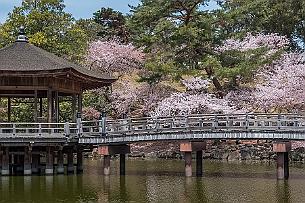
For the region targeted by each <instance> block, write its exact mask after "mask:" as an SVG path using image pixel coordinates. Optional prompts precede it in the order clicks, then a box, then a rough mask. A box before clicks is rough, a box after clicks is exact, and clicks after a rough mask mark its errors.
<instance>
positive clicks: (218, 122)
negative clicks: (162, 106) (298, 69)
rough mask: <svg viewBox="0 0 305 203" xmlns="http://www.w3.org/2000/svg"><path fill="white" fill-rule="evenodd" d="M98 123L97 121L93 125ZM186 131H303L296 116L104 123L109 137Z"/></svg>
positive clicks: (216, 116)
mask: <svg viewBox="0 0 305 203" xmlns="http://www.w3.org/2000/svg"><path fill="white" fill-rule="evenodd" d="M98 123H99V122H98V121H97V122H96V124H97V125H98ZM89 128H90V127H89ZM97 129H98V126H96V132H98V130H97ZM187 130H192V131H196V130H198V131H202V130H204V131H305V117H303V116H300V115H296V114H280V115H279V114H231V115H230V114H204V115H189V116H174V117H147V118H128V119H118V120H108V121H107V133H108V134H110V135H115V134H128V133H154V132H164V133H167V132H179V131H187Z"/></svg>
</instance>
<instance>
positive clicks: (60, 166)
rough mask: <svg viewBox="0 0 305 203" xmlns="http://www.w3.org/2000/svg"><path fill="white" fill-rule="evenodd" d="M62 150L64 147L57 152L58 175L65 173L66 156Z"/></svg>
mask: <svg viewBox="0 0 305 203" xmlns="http://www.w3.org/2000/svg"><path fill="white" fill-rule="evenodd" d="M62 150H63V149H62V147H60V149H59V150H58V151H57V174H63V173H65V167H64V154H63V152H62Z"/></svg>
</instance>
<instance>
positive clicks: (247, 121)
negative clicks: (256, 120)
mask: <svg viewBox="0 0 305 203" xmlns="http://www.w3.org/2000/svg"><path fill="white" fill-rule="evenodd" d="M248 128H249V115H248V113H246V130H248Z"/></svg>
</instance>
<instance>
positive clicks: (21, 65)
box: [0, 28, 116, 175]
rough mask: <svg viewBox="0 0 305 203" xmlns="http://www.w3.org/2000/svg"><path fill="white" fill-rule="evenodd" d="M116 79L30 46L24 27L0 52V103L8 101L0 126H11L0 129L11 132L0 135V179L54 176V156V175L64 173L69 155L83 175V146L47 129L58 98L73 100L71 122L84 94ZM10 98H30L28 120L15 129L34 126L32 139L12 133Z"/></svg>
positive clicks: (71, 167)
mask: <svg viewBox="0 0 305 203" xmlns="http://www.w3.org/2000/svg"><path fill="white" fill-rule="evenodd" d="M115 80H116V79H115V78H112V77H110V76H105V75H103V74H101V73H97V72H93V71H90V70H88V69H86V68H84V67H81V66H79V65H76V64H74V63H71V62H69V61H68V60H65V59H63V58H60V57H58V56H56V55H54V54H52V53H49V52H47V51H45V50H43V49H41V48H38V47H36V46H34V45H31V44H30V43H29V42H28V38H27V37H26V36H25V32H24V28H21V29H20V32H19V36H18V38H17V40H16V41H15V43H13V44H11V45H9V46H7V47H5V48H2V49H0V99H3V98H5V99H4V100H5V101H7V119H5V120H2V121H1V122H0V123H1V126H11V125H13V130H12V132H11V129H7V127H4V128H2V127H1V128H0V134H1V133H2V132H4V131H5V130H8V131H9V132H11V134H9V135H8V136H7V135H6V134H1V137H0V168H1V175H9V174H14V173H13V171H18V170H19V169H20V170H23V172H24V175H30V174H32V173H39V171H41V170H43V171H45V174H53V169H54V167H55V165H54V160H55V158H56V160H57V161H56V171H57V173H63V172H64V171H65V169H64V154H66V159H67V172H74V162H73V157H74V155H73V154H74V153H76V154H77V171H82V152H83V149H84V146H83V145H81V144H79V143H78V142H77V139H74V138H71V139H70V138H68V137H66V136H67V135H66V136H65V135H64V134H60V135H58V133H57V134H56V131H54V130H52V129H51V127H50V126H52V125H55V126H56V125H57V124H56V123H58V122H59V112H60V108H59V107H60V105H59V104H60V100H63V98H67V97H69V99H71V100H72V102H70V104H71V109H70V112H72V115H71V116H70V118H71V120H74V121H75V119H76V115H77V112H81V111H82V93H83V91H85V90H91V89H96V88H100V87H104V86H110V85H111V83H113V82H114V81H115ZM12 98H18V99H19V98H21V100H22V98H24V99H23V100H31V102H32V105H31V107H33V108H32V109H33V111H32V112H33V115H32V116H29V117H30V118H31V121H28V120H26V121H24V120H20V121H18V122H22V123H21V124H20V123H18V125H24V124H23V123H26V124H33V123H36V122H39V126H40V127H39V129H38V130H37V129H36V128H35V132H36V131H37V134H35V136H32V135H30V136H28V135H27V132H28V131H27V130H26V129H21V130H24V131H25V132H24V133H23V134H19V135H18V136H17V134H16V131H15V130H14V129H16V128H15V127H14V126H16V125H17V124H16V123H12V122H15V121H12V120H11V116H12V115H13V114H12V111H11V109H12V105H11V99H12ZM18 111H20V110H19V109H18V106H16V111H15V113H16V114H18V113H19V112H18ZM32 112H29V114H31V113H32ZM42 123H44V124H42ZM51 123H53V124H51ZM54 123H55V124H54ZM35 125H36V124H35ZM42 125H44V126H49V127H46V128H45V129H46V130H47V131H48V133H46V135H43V134H42V130H41V126H42ZM20 128H22V127H19V130H20ZM67 140H69V141H67ZM42 156H44V157H45V160H44V162H45V165H42V164H41V163H40V162H41V157H42ZM42 160H43V159H42Z"/></svg>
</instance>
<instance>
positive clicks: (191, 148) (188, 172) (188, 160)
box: [180, 142, 206, 177]
mask: <svg viewBox="0 0 305 203" xmlns="http://www.w3.org/2000/svg"><path fill="white" fill-rule="evenodd" d="M205 148H206V143H205V142H182V143H180V151H181V152H184V160H185V176H186V177H191V176H192V152H196V176H202V150H204V149H205Z"/></svg>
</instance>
